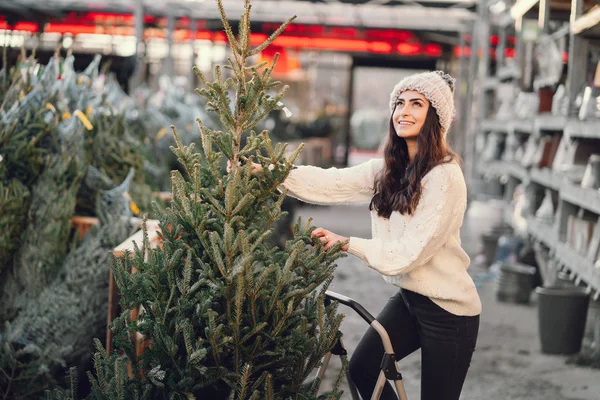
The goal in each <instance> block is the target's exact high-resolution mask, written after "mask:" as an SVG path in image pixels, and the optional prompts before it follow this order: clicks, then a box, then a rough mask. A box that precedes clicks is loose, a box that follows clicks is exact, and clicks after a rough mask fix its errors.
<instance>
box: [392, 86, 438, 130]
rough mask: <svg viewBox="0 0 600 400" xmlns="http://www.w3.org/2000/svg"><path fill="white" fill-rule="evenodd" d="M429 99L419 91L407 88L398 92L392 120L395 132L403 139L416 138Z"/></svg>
mask: <svg viewBox="0 0 600 400" xmlns="http://www.w3.org/2000/svg"><path fill="white" fill-rule="evenodd" d="M427 110H429V101H428V100H427V99H426V98H425V96H423V95H422V94H421V93H419V92H415V91H414V90H407V91H405V92H402V93H400V96H399V97H398V103H396V109H395V110H394V115H393V116H392V120H393V121H394V129H396V134H397V135H398V136H400V137H401V138H404V139H410V138H416V137H417V136H419V133H421V128H423V124H424V123H425V118H427Z"/></svg>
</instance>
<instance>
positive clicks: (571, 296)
mask: <svg viewBox="0 0 600 400" xmlns="http://www.w3.org/2000/svg"><path fill="white" fill-rule="evenodd" d="M535 292H536V293H537V295H538V327H539V332H540V342H541V345H542V353H546V354H575V353H578V352H579V351H580V350H581V343H582V340H583V333H584V331H585V321H586V318H587V311H588V305H589V297H590V295H589V294H588V293H586V292H585V291H584V290H583V289H579V288H565V287H538V288H537V289H536V290H535Z"/></svg>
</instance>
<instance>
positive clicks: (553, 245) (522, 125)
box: [477, 0, 600, 296]
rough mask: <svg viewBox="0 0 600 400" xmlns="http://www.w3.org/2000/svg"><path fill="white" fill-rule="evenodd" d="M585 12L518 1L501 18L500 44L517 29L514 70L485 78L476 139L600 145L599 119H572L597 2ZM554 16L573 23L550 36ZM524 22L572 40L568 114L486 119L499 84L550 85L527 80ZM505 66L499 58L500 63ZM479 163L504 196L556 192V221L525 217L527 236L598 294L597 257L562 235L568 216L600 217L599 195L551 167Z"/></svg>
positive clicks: (571, 4) (599, 20) (598, 26)
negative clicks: (492, 136) (556, 138)
mask: <svg viewBox="0 0 600 400" xmlns="http://www.w3.org/2000/svg"><path fill="white" fill-rule="evenodd" d="M583 7H584V3H583V1H582V0H574V1H570V0H556V1H554V2H552V4H551V2H550V1H549V0H517V1H515V2H514V4H513V5H512V7H510V9H509V10H507V11H505V15H502V16H499V17H497V18H496V19H495V21H496V22H497V25H496V28H497V29H499V30H500V33H499V37H500V38H501V40H503V39H505V38H506V35H507V30H511V29H514V31H515V36H516V40H517V48H518V50H517V54H516V59H517V60H516V62H515V63H514V64H513V65H512V66H505V65H499V66H497V67H496V74H495V75H493V76H489V77H487V78H485V80H486V85H485V88H486V90H485V91H484V92H482V94H481V96H483V97H482V98H481V99H479V100H480V101H482V100H483V102H482V104H481V105H480V108H481V109H482V110H483V113H484V115H483V116H482V118H481V119H480V121H479V124H478V127H477V134H479V135H487V134H488V132H498V133H505V134H507V135H508V137H511V135H513V138H514V139H518V140H519V141H520V143H523V140H536V141H539V140H540V139H541V138H542V137H543V136H545V135H549V134H552V135H557V134H558V135H562V137H561V140H576V141H579V142H580V143H581V141H588V142H589V141H593V140H599V141H600V119H598V120H593V119H592V120H583V121H582V120H580V119H578V118H577V117H578V116H577V111H578V110H577V107H575V100H576V98H577V96H578V94H579V93H578V91H579V90H580V89H581V88H582V87H583V86H585V85H586V83H587V79H588V77H589V74H588V71H587V68H588V56H589V47H588V44H589V42H590V40H599V39H600V5H597V6H594V7H593V8H591V9H589V10H586V11H587V12H586V13H584V9H583ZM565 8H567V9H570V13H569V15H565V14H564V13H563V14H562V15H560V16H559V17H557V16H556V15H557V14H559V13H561V12H562V11H560V10H564V9H565ZM552 15H554V17H555V18H557V19H560V20H562V21H564V20H570V21H571V23H570V24H563V25H562V26H559V25H558V24H556V25H555V26H554V28H556V29H555V31H554V32H550V28H549V26H550V21H551V16H552ZM569 17H570V18H569ZM526 18H527V19H532V18H537V19H538V26H539V28H540V31H541V32H543V33H544V34H546V35H549V36H550V37H551V38H552V39H553V40H563V38H564V37H565V36H566V35H569V48H568V52H569V57H568V65H567V81H566V95H567V99H568V105H567V107H566V109H567V115H554V114H552V113H549V112H546V113H538V114H535V115H532V116H531V117H529V118H524V119H513V120H512V121H506V120H502V119H493V118H490V117H488V116H487V115H485V114H486V111H488V110H487V109H488V108H489V104H488V103H490V101H489V99H490V96H493V95H494V94H495V92H494V90H496V89H497V88H498V87H499V83H500V82H502V84H505V82H506V81H508V82H509V83H510V82H512V84H513V85H514V87H515V88H516V87H517V85H518V86H519V87H520V88H522V89H525V91H527V90H534V91H538V90H539V89H540V88H544V87H549V86H553V85H555V82H551V81H550V80H549V79H542V78H539V77H533V76H529V77H528V76H527V74H528V73H529V74H531V75H532V72H531V71H532V70H531V63H532V62H533V57H532V54H533V50H532V49H533V46H534V45H533V44H532V42H531V41H530V42H528V43H527V42H526V40H524V39H523V31H522V26H523V20H524V19H526ZM508 19H510V21H512V25H511V24H510V23H507V20H508ZM528 46H529V47H528ZM502 61H503V60H499V62H502ZM514 65H517V66H521V67H522V69H519V70H515V68H514ZM484 69H485V70H486V71H487V70H488V67H487V66H485V67H484ZM527 78H528V79H529V81H528V82H529V83H528V84H527V83H525V80H526V79H527ZM489 114H492V113H489ZM505 118H506V117H505ZM516 135H519V136H516ZM523 135H529V136H523ZM588 142H585V143H588ZM478 165H479V166H480V168H481V172H482V174H485V176H486V177H488V178H489V177H490V176H496V177H498V178H499V179H502V181H501V182H506V188H505V189H506V191H508V190H511V191H512V190H514V188H515V187H516V185H517V184H519V183H522V184H524V185H526V186H527V192H528V193H533V194H535V196H538V197H539V195H541V194H542V193H543V192H544V191H546V190H547V189H552V190H553V191H554V193H555V195H556V196H557V199H558V211H557V212H556V215H555V217H554V218H555V222H554V223H553V224H545V223H543V222H540V221H539V220H537V219H535V218H533V217H530V218H528V219H527V223H528V234H529V235H530V237H531V238H532V239H533V240H534V241H537V242H540V243H542V244H543V245H544V246H546V247H547V248H548V249H549V254H550V256H552V257H553V258H554V259H555V260H556V261H557V262H558V263H559V264H560V265H561V266H563V267H565V268H566V269H568V270H569V271H570V273H571V275H572V276H573V277H574V278H575V280H576V281H577V283H579V282H583V283H584V284H585V285H587V286H588V287H590V288H592V290H593V291H595V292H596V296H598V294H599V293H600V259H598V255H596V256H594V255H593V254H598V252H595V251H590V250H589V249H588V252H587V254H580V253H579V252H577V251H576V250H575V249H574V248H571V247H570V246H569V244H568V243H566V240H565V239H566V237H567V234H566V229H567V228H566V226H567V225H568V220H569V219H570V218H571V216H574V215H578V216H579V217H582V216H583V215H584V214H585V215H587V216H588V217H590V216H600V190H593V189H586V188H583V187H581V186H580V185H577V184H575V183H573V182H572V181H570V180H569V179H568V178H567V177H566V176H563V175H562V174H560V173H557V172H555V171H554V170H553V169H551V168H531V169H527V168H524V167H522V166H521V165H519V164H518V163H517V162H505V161H493V162H485V163H483V162H479V163H478ZM511 194H512V193H506V194H505V198H506V199H510V198H511ZM592 218H593V217H592ZM599 223H600V222H599ZM590 244H591V245H595V246H597V243H594V242H593V241H590Z"/></svg>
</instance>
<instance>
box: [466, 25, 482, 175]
mask: <svg viewBox="0 0 600 400" xmlns="http://www.w3.org/2000/svg"><path fill="white" fill-rule="evenodd" d="M478 24H479V22H477V21H474V22H473V23H472V26H471V46H470V48H471V55H470V58H469V71H468V75H467V77H468V79H467V98H466V101H465V103H466V104H467V107H466V108H465V179H466V181H467V185H470V183H471V181H472V180H473V179H474V178H475V177H476V176H475V163H476V162H477V160H476V146H475V143H476V137H475V136H476V134H477V129H478V128H479V124H478V123H477V119H476V118H473V117H474V116H475V117H476V116H477V113H476V112H474V110H475V107H474V105H475V102H476V101H478V98H479V96H476V93H475V84H474V83H475V80H477V51H478V44H479V39H478V35H477V31H478ZM479 85H481V82H480V83H479ZM477 108H479V107H477Z"/></svg>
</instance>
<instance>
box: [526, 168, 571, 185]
mask: <svg viewBox="0 0 600 400" xmlns="http://www.w3.org/2000/svg"><path fill="white" fill-rule="evenodd" d="M529 178H530V179H531V181H532V182H535V183H537V184H539V185H542V186H545V187H547V188H550V189H554V190H560V187H561V184H562V182H563V180H564V178H563V176H562V175H560V174H558V173H556V172H554V171H552V170H551V169H550V168H532V169H531V171H529Z"/></svg>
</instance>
